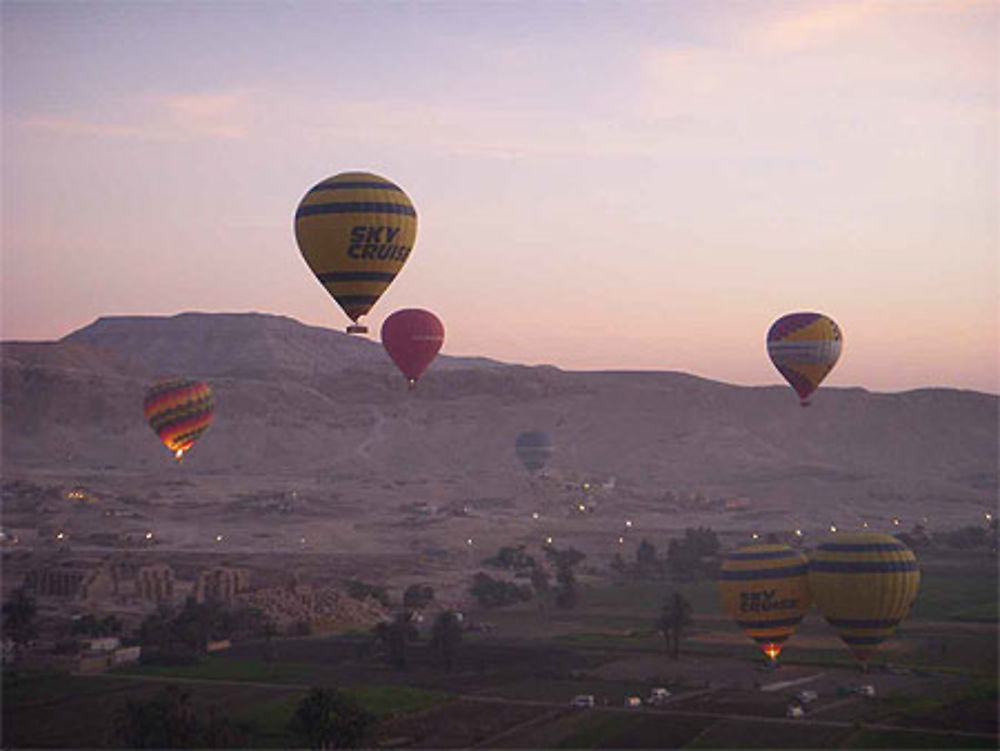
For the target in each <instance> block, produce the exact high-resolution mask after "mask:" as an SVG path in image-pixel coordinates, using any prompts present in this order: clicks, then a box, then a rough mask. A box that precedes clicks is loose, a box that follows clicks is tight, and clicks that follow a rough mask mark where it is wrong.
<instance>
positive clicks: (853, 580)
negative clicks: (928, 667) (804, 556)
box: [809, 533, 920, 663]
mask: <svg viewBox="0 0 1000 751" xmlns="http://www.w3.org/2000/svg"><path fill="white" fill-rule="evenodd" d="M809 588H810V589H811V590H812V593H813V598H814V599H815V600H816V607H817V608H818V609H819V612H820V614H821V615H822V616H823V617H824V618H825V619H826V621H827V623H829V624H830V625H831V626H833V627H834V629H836V631H837V634H838V635H839V636H840V638H841V639H842V640H843V641H844V643H845V644H846V645H847V646H848V648H849V649H850V650H851V652H853V653H854V656H855V657H856V658H857V659H858V660H859V661H860V662H862V663H864V662H867V660H868V658H869V657H870V656H871V654H872V653H873V652H874V651H875V649H876V648H877V647H878V645H879V644H881V643H882V642H883V641H885V640H886V639H888V638H889V637H890V636H892V633H893V631H895V630H896V626H897V625H898V624H899V622H900V621H901V620H902V619H903V618H905V617H906V616H907V614H908V613H909V612H910V606H911V605H912V604H913V601H914V600H915V599H916V597H917V590H918V589H919V588H920V569H919V567H918V566H917V558H916V556H915V555H914V554H913V551H912V550H910V549H909V548H908V547H906V545H904V544H903V543H902V542H900V541H899V540H897V539H896V538H895V537H893V536H892V535H887V534H879V533H859V534H850V535H836V536H834V537H830V538H828V539H827V540H825V541H824V542H822V543H821V544H820V545H819V547H818V548H817V549H816V550H815V552H814V553H813V554H812V555H811V556H810V557H809Z"/></svg>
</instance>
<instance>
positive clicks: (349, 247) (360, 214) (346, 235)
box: [295, 172, 417, 332]
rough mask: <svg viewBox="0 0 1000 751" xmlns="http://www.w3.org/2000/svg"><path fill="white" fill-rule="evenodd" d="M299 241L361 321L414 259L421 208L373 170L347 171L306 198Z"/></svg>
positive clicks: (328, 284) (299, 216) (336, 297)
mask: <svg viewBox="0 0 1000 751" xmlns="http://www.w3.org/2000/svg"><path fill="white" fill-rule="evenodd" d="M295 239H296V241H297V242H298V244H299V250H301V251H302V256H303V258H305V260H306V263H307V264H309V268H310V269H312V271H313V273H314V274H315V275H316V278H317V279H319V281H320V283H321V284H322V285H323V287H325V288H326V291H327V292H328V293H329V294H330V295H331V297H333V299H334V300H336V301H337V304H338V305H340V307H341V308H343V309H344V312H345V313H346V314H347V317H348V318H350V319H351V321H353V322H354V323H355V324H356V323H357V320H358V318H360V317H361V316H363V315H365V314H367V313H368V311H370V310H371V308H372V306H373V305H374V304H375V303H376V301H377V300H378V299H379V297H381V296H382V293H383V292H385V290H386V288H387V287H388V286H389V285H390V284H391V283H392V280H393V279H395V278H396V274H398V273H399V271H400V269H402V268H403V264H405V263H406V260H407V258H409V256H410V251H411V250H412V249H413V244H414V243H415V242H416V239H417V212H416V210H415V209H414V208H413V204H412V203H411V202H410V199H409V198H408V197H407V195H406V193H404V192H403V189H402V188H400V187H399V186H398V185H396V184H395V183H393V182H392V181H390V180H387V179H385V178H384V177H379V176H378V175H373V174H371V173H368V172H344V173H341V174H339V175H335V176H333V177H330V178H328V179H326V180H323V181H322V182H321V183H319V184H317V185H315V186H314V187H313V188H312V189H311V190H310V191H309V192H308V193H306V194H305V196H304V197H303V198H302V201H301V202H300V203H299V207H298V209H297V210H296V212H295ZM365 330H366V329H365V328H364V327H362V326H352V327H349V328H348V331H349V332H354V331H357V332H363V331H365Z"/></svg>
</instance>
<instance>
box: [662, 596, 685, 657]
mask: <svg viewBox="0 0 1000 751" xmlns="http://www.w3.org/2000/svg"><path fill="white" fill-rule="evenodd" d="M656 625H657V627H658V628H659V629H660V630H661V631H662V632H663V639H664V640H665V641H666V646H667V652H668V653H669V654H670V656H671V657H673V658H674V659H675V660H676V659H677V657H678V656H679V654H680V649H681V647H680V641H681V635H682V633H683V632H684V629H686V628H687V627H688V626H690V625H691V603H690V602H688V601H687V600H686V599H685V598H684V595H682V594H681V593H680V592H673V593H671V594H668V595H667V598H666V601H665V602H664V603H663V608H662V609H661V610H660V617H659V619H658V620H657V622H656Z"/></svg>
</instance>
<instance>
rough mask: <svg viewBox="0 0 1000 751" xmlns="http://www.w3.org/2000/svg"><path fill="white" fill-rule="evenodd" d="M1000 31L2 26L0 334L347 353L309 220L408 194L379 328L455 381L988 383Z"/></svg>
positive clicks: (686, 17)
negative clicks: (256, 322) (362, 175)
mask: <svg viewBox="0 0 1000 751" xmlns="http://www.w3.org/2000/svg"><path fill="white" fill-rule="evenodd" d="M997 24H998V10H997V6H996V5H995V4H994V3H991V2H987V1H985V0H984V1H983V2H962V1H961V0H948V1H945V0H941V1H940V2H938V1H931V0H928V1H926V2H922V1H920V0H913V1H912V2H907V1H905V0H904V1H902V2H889V1H885V2H882V1H878V2H876V1H874V0H873V1H859V2H849V3H833V2H806V1H802V2H771V3H769V2H760V3H745V2H732V3H727V2H712V3H696V4H692V3H689V2H657V3H644V4H639V3H635V4H628V3H623V4H615V5H611V4H601V3H594V4H590V5H584V4H576V3H572V4H570V3H547V4H523V5H521V4H480V3H475V4H468V3H465V4H451V3H435V4H410V5H405V4H389V3H370V4H347V3H343V4H329V3H305V2H301V3H294V2H293V3H277V2H275V3H261V4H254V5H243V4H231V3H218V4H211V3H193V2H191V3H173V4H162V5H147V4H139V3H121V4H114V3H100V4H98V3H70V4H64V5H60V4H56V3H44V4H39V3H23V4H22V3H12V2H8V3H5V4H4V5H3V40H2V41H3V60H2V63H3V71H4V73H3V75H4V80H3V128H4V130H3V157H4V163H3V255H2V288H0V292H2V307H0V313H2V320H0V323H2V336H3V338H4V339H54V338H58V337H60V336H63V335H64V334H66V333H68V332H69V331H71V330H73V329H75V328H78V327H80V326H82V325H85V324H87V323H89V322H90V321H92V320H93V319H95V318H97V317H98V316H101V315H127V314H164V315H170V314H174V313H178V312H181V311H186V310H202V311H247V310H256V311H263V312H270V313H277V314H282V315H288V316H292V317H294V318H297V319H299V320H301V321H303V322H306V323H310V324H316V325H322V326H329V327H331V328H338V329H342V327H343V326H344V325H345V324H346V322H347V321H346V318H345V317H344V315H343V314H342V313H341V311H340V309H339V308H338V307H336V305H335V304H334V303H333V302H332V301H331V300H330V299H329V298H328V297H327V296H326V294H325V292H324V291H323V290H322V288H321V287H320V286H319V284H318V283H317V282H316V281H315V279H314V278H313V277H312V276H311V274H310V273H309V271H308V269H307V268H306V266H305V264H304V262H303V261H302V259H301V257H300V255H299V252H298V249H297V248H296V246H295V242H294V238H293V236H292V232H291V224H292V214H293V212H294V209H295V206H296V204H297V203H298V201H299V199H300V198H301V196H302V194H303V193H304V192H305V191H306V190H307V189H308V188H309V187H310V186H311V185H312V184H314V183H315V182H317V181H318V180H320V179H322V178H324V177H326V176H328V175H332V174H335V173H337V172H341V171H346V170H352V169H366V170H370V171H374V172H377V173H379V174H383V175H385V176H387V177H389V178H391V179H393V180H394V181H396V182H397V183H399V184H400V185H401V186H403V187H404V188H405V189H406V191H407V192H408V193H409V195H410V197H411V198H412V199H413V202H414V204H415V205H416V207H417V210H418V213H419V216H420V231H419V234H418V238H417V244H416V248H415V250H414V252H413V254H412V255H411V257H410V260H409V262H408V263H407V265H406V267H405V268H404V270H403V272H402V273H401V274H400V276H399V277H398V278H397V280H396V282H395V283H394V284H393V286H392V287H391V288H390V290H389V291H388V292H387V293H386V295H385V296H384V297H383V298H382V300H381V301H380V302H379V303H378V305H377V306H376V307H375V309H374V311H373V314H372V315H371V316H370V319H369V321H368V323H369V324H370V325H371V326H372V329H373V331H376V332H377V327H378V325H379V324H380V323H381V321H382V320H383V319H384V318H385V317H386V316H388V315H389V314H390V313H391V312H392V311H393V310H396V309H398V308H400V307H410V306H420V307H427V308H429V309H432V310H434V311H435V312H436V313H437V314H438V315H439V316H440V317H441V318H442V320H443V321H444V322H445V326H446V328H447V339H446V343H445V348H444V352H445V353H447V354H455V355H483V356H487V357H493V358H497V359H501V360H506V361H511V362H523V363H532V364H533V363H552V364H555V365H557V366H560V367H563V368H571V369H640V368H641V369H663V370H683V371H688V372H692V373H695V374H698V375H702V376H705V377H709V378H715V379H719V380H724V381H729V382H735V383H746V384H761V383H778V382H780V377H779V376H778V374H777V373H776V372H775V371H774V370H773V369H772V367H771V365H770V362H769V361H768V359H767V356H766V352H765V349H764V335H765V332H766V330H767V328H768V326H769V325H770V323H771V322H772V321H773V320H774V319H775V318H777V317H778V316H779V315H781V314H783V313H786V312H790V311H795V310H818V311H822V312H824V313H826V314H828V315H830V316H832V317H833V318H834V319H836V320H837V321H838V323H840V325H841V326H842V328H843V330H844V334H845V347H844V354H843V357H842V359H841V362H840V364H839V365H838V366H837V368H836V370H835V371H834V372H833V374H832V375H831V376H830V378H829V379H828V381H827V383H829V384H832V385H841V386H862V387H865V388H869V389H873V390H901V389H907V388H914V387H920V386H954V387H961V388H973V389H979V390H984V391H991V392H997V391H998V390H1000V387H998V306H997V302H998V288H1000V276H998V274H1000V271H998V214H997V201H996V198H997V191H998V144H997V138H998V137H997V133H998V122H997V112H998V73H997V67H998V66H997V53H998V33H997V29H998V25H997Z"/></svg>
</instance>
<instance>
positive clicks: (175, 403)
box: [143, 378, 215, 461]
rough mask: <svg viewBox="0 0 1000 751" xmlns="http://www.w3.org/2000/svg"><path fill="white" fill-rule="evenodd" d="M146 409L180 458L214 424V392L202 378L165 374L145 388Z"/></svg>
mask: <svg viewBox="0 0 1000 751" xmlns="http://www.w3.org/2000/svg"><path fill="white" fill-rule="evenodd" d="M143 409H144V411H145V413H146V420H147V421H148V422H149V425H150V427H152V428H153V431H154V432H155V433H156V435H158V436H159V437H160V440H161V441H163V445H164V446H166V447H167V448H168V449H169V450H170V451H171V452H172V453H173V455H174V458H175V459H176V460H177V461H180V460H181V459H183V458H184V454H185V453H187V451H188V450H189V449H190V448H191V447H192V446H193V445H194V442H195V441H197V440H198V439H199V438H200V437H201V436H202V434H203V433H204V432H205V431H206V430H208V427H209V425H211V424H212V418H213V416H214V414H215V395H214V394H213V393H212V388H211V387H210V386H209V385H208V384H207V383H204V382H203V381H194V380H191V379H190V378H165V379H163V380H160V381H157V382H156V383H154V384H153V385H152V386H151V387H150V388H149V390H148V391H147V392H146V398H145V400H144V401H143Z"/></svg>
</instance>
